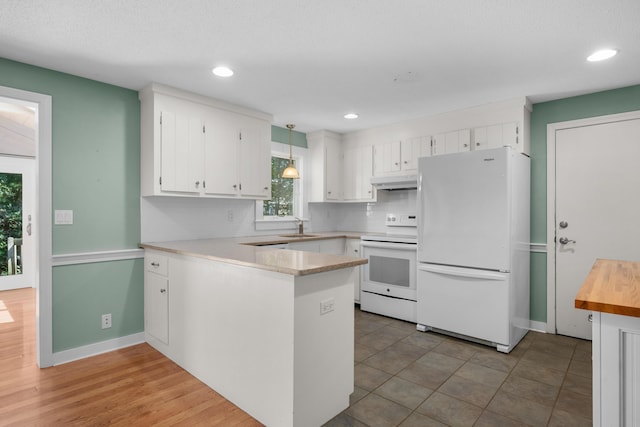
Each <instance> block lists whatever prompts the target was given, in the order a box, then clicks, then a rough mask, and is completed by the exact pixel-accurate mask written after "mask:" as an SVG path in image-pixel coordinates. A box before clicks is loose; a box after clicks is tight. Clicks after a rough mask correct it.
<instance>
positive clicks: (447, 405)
mask: <svg viewBox="0 0 640 427" xmlns="http://www.w3.org/2000/svg"><path fill="white" fill-rule="evenodd" d="M591 406H592V404H591V341H583V340H579V339H575V338H569V337H565V336H560V335H550V334H542V333H537V332H529V333H528V334H527V336H525V338H524V339H523V340H522V341H521V342H520V344H518V346H517V347H516V348H515V349H514V350H513V351H512V352H511V353H510V354H503V353H498V352H497V351H496V350H495V349H492V348H490V347H487V346H483V345H479V344H475V343H471V342H468V341H463V340H459V339H456V338H452V337H448V336H446V335H441V334H436V333H432V332H427V333H424V332H418V331H416V328H415V324H413V323H408V322H403V321H400V320H396V319H390V318H387V317H383V316H378V315H375V314H371V313H367V312H363V311H360V310H359V309H357V308H356V315H355V391H354V393H353V394H352V395H351V402H350V406H349V408H348V409H346V410H345V411H344V412H342V413H341V414H339V415H338V416H337V417H335V418H334V419H332V420H331V421H329V422H328V423H326V424H325V427H342V426H353V427H363V426H369V427H387V426H401V427H417V426H425V427H428V426H500V427H503V426H504V427H508V426H591V425H592V423H591Z"/></svg>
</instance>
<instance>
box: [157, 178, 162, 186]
mask: <svg viewBox="0 0 640 427" xmlns="http://www.w3.org/2000/svg"><path fill="white" fill-rule="evenodd" d="M158 181H160V185H162V177H160V179H159V180H158Z"/></svg>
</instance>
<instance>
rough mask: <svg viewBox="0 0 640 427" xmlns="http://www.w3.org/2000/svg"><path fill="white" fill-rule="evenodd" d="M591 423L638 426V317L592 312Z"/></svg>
mask: <svg viewBox="0 0 640 427" xmlns="http://www.w3.org/2000/svg"><path fill="white" fill-rule="evenodd" d="M592 328H593V425H594V427H600V426H601V427H609V426H624V427H637V426H640V318H638V317H630V316H622V315H616V314H608V313H600V312H593V326H592Z"/></svg>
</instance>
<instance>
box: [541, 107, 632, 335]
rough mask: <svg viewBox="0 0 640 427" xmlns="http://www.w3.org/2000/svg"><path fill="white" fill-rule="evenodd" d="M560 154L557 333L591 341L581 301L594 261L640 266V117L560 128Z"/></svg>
mask: <svg viewBox="0 0 640 427" xmlns="http://www.w3.org/2000/svg"><path fill="white" fill-rule="evenodd" d="M555 156H556V162H555V173H556V177H555V198H556V202H555V224H549V225H548V226H549V227H552V228H553V227H555V236H556V243H555V256H556V263H555V265H556V271H555V274H556V276H555V290H556V301H555V307H556V331H557V333H559V334H562V335H569V336H573V337H578V338H585V339H591V324H590V323H589V322H588V316H589V314H590V312H588V311H585V310H579V309H576V308H574V300H575V296H576V294H577V293H578V290H579V289H580V287H581V286H582V283H583V281H584V279H585V278H586V276H587V274H588V273H589V271H590V270H591V266H592V265H593V263H594V261H595V260H596V258H607V259H620V260H629V261H640V244H639V243H638V242H640V226H639V223H638V219H639V218H640V167H639V166H638V159H640V119H627V120H622V121H615V122H608V123H600V124H595V125H587V126H581V127H574V128H566V129H558V130H556V131H555ZM549 167H553V165H549ZM551 243H552V241H550V242H549V247H550V248H552V247H553V245H551Z"/></svg>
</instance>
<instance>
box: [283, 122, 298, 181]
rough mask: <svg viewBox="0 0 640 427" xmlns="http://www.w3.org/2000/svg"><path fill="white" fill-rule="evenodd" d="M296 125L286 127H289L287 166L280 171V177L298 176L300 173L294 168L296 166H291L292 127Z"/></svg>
mask: <svg viewBox="0 0 640 427" xmlns="http://www.w3.org/2000/svg"><path fill="white" fill-rule="evenodd" d="M294 127H296V125H287V128H288V129H289V166H287V168H286V169H285V170H284V171H283V172H282V177H283V178H294V179H295V178H300V174H299V173H298V171H297V170H296V168H295V167H294V166H293V151H292V150H293V149H292V148H291V147H292V144H293V142H292V141H293V128H294Z"/></svg>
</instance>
